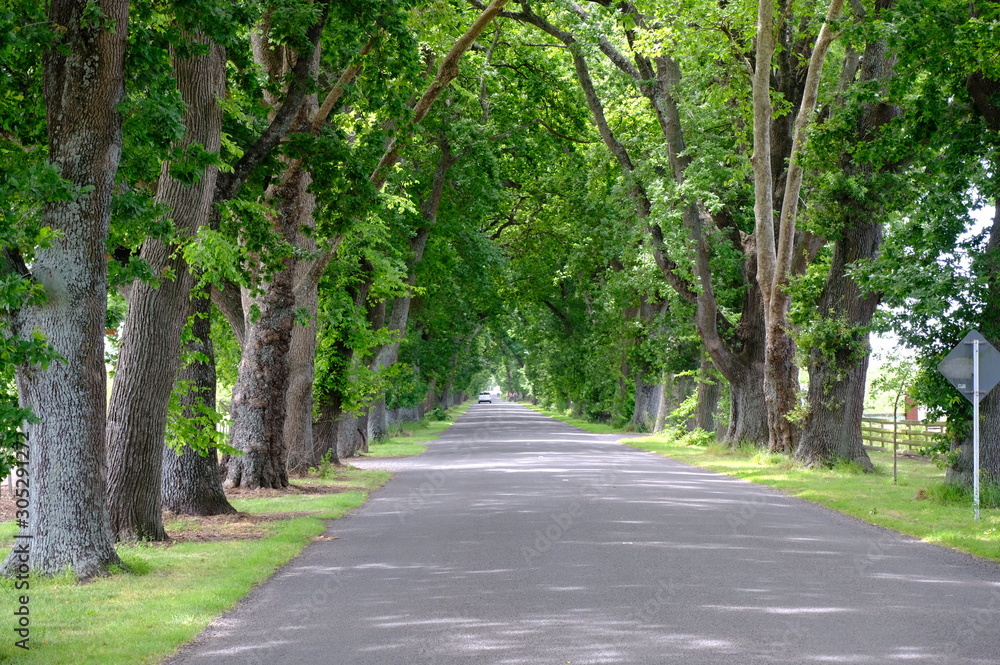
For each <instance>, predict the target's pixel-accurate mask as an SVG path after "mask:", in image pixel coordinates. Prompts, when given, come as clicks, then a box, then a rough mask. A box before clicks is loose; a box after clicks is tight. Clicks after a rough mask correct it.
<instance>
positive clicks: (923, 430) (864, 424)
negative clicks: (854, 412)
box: [861, 416, 945, 450]
mask: <svg viewBox="0 0 1000 665" xmlns="http://www.w3.org/2000/svg"><path fill="white" fill-rule="evenodd" d="M893 425H895V427H896V442H897V443H898V444H899V446H900V447H906V448H909V449H910V450H913V449H914V448H926V447H927V446H929V445H931V443H933V441H934V437H935V436H936V435H938V434H940V433H941V432H943V431H944V426H945V424H944V423H943V422H939V423H925V422H923V421H921V420H897V421H895V423H894V422H893V420H892V418H869V417H867V416H866V417H863V418H862V419H861V438H862V439H863V440H864V442H865V443H866V444H867V445H869V446H875V447H878V448H885V447H890V446H892V431H893Z"/></svg>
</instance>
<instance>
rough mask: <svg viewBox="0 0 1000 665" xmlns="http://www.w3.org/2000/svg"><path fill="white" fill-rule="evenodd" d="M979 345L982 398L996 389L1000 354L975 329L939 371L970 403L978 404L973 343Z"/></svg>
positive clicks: (999, 375) (952, 352) (998, 378)
mask: <svg viewBox="0 0 1000 665" xmlns="http://www.w3.org/2000/svg"><path fill="white" fill-rule="evenodd" d="M977 341H978V342H979V399H980V400H981V399H983V397H985V396H986V393H988V392H990V391H991V390H993V388H994V387H996V385H997V384H998V383H1000V351H997V350H996V348H994V347H993V345H992V344H990V343H989V342H987V341H986V338H985V337H983V336H982V335H980V334H979V332H978V331H975V330H973V331H972V332H970V333H969V334H968V335H966V336H965V339H963V340H962V341H961V342H959V343H958V346H956V347H955V348H954V349H952V350H951V353H949V354H948V355H946V356H945V357H944V360H942V361H941V362H940V363H938V367H937V368H938V371H939V372H941V373H942V374H944V377H945V378H946V379H948V381H950V382H951V385H953V386H955V387H956V388H958V391H959V392H960V393H962V394H963V395H964V396H965V398H966V399H967V400H969V401H970V402H972V403H973V404H975V403H976V401H978V400H975V395H974V392H975V391H974V390H973V385H972V379H973V376H972V374H973V372H972V360H973V358H972V355H973V346H974V344H973V342H977Z"/></svg>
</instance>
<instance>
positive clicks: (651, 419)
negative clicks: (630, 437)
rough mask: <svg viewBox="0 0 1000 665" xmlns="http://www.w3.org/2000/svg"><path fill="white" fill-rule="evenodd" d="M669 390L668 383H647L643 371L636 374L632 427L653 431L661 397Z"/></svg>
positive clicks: (642, 430) (640, 430)
mask: <svg viewBox="0 0 1000 665" xmlns="http://www.w3.org/2000/svg"><path fill="white" fill-rule="evenodd" d="M667 390H668V386H667V385H666V384H662V385H657V384H655V383H646V381H645V377H644V376H643V374H642V372H636V375H635V403H634V405H633V408H632V423H631V424H632V427H633V428H634V429H635V431H637V432H652V431H654V430H655V428H656V416H657V412H658V411H659V406H660V397H661V396H662V395H663V394H665V393H666V392H667Z"/></svg>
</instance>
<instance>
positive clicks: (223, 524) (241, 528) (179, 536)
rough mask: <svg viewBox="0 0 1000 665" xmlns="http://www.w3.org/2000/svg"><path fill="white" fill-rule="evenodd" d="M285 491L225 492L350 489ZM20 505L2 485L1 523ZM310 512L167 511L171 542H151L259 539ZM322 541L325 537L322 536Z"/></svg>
mask: <svg viewBox="0 0 1000 665" xmlns="http://www.w3.org/2000/svg"><path fill="white" fill-rule="evenodd" d="M297 480H298V482H293V483H292V484H291V485H289V487H287V488H285V489H283V490H275V489H264V488H259V489H253V490H247V489H242V488H233V489H228V490H226V497H227V498H229V499H231V500H232V499H261V498H274V497H279V496H285V495H288V494H339V493H340V492H346V491H348V490H350V489H351V488H349V487H344V486H342V485H339V484H319V483H311V482H308V481H305V482H303V479H297ZM16 514H17V506H16V505H15V504H14V497H13V496H11V494H10V492H9V491H8V490H7V484H6V482H4V483H3V484H2V485H0V522H6V521H8V520H12V519H14V518H15V517H16ZM311 514H312V513H308V512H287V513H259V514H258V513H236V514H234V515H212V516H208V517H200V516H195V515H181V514H178V513H173V512H170V511H167V510H164V511H163V524H164V526H165V527H166V529H167V535H168V536H169V537H170V538H171V540H170V541H166V542H160V543H151V544H152V545H153V546H157V547H169V546H170V545H172V544H174V543H187V542H203V543H207V542H217V541H224V540H257V539H259V538H265V537H267V536H268V535H270V533H271V531H270V529H268V528H267V525H268V524H269V523H271V522H274V521H277V520H286V519H291V518H294V517H308V516H309V515H311ZM319 538H323V536H320V537H319Z"/></svg>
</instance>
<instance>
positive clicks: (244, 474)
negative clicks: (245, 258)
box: [224, 172, 301, 489]
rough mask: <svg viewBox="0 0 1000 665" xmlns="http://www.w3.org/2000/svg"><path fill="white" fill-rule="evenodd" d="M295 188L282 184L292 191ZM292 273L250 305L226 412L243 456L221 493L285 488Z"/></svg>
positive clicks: (228, 465) (231, 463)
mask: <svg viewBox="0 0 1000 665" xmlns="http://www.w3.org/2000/svg"><path fill="white" fill-rule="evenodd" d="M300 173H301V172H300ZM297 184H298V183H297V182H294V181H293V182H291V183H288V182H286V183H283V185H285V186H288V187H290V188H291V189H292V190H293V191H294V190H295V189H296V188H297ZM285 201H287V199H285V200H283V201H282V202H285ZM285 212H287V211H285V210H280V206H279V211H278V212H277V213H276V216H277V217H278V220H282V221H278V222H276V223H277V224H278V225H279V227H280V228H281V231H282V235H283V236H284V237H285V238H286V239H291V238H294V237H295V234H294V233H293V232H292V233H290V232H289V231H290V230H289V228H288V225H287V224H286V223H283V220H284V219H287V217H286V215H285V214H283V213H285ZM293 272H294V271H293V259H292V258H291V257H288V258H286V259H284V260H283V261H282V266H281V268H280V269H279V270H277V272H275V274H273V275H272V276H271V278H270V281H268V282H266V283H265V284H263V285H262V287H261V289H262V291H263V293H262V294H261V295H259V296H257V297H256V298H254V299H253V300H252V302H253V306H254V307H255V308H256V310H257V311H258V313H259V314H258V318H257V320H256V321H254V322H252V323H251V322H249V321H248V325H247V338H246V343H245V344H244V346H243V355H242V358H241V360H240V365H239V369H238V372H237V379H236V385H235V386H234V387H233V400H232V407H231V408H232V421H233V425H232V440H231V443H230V445H231V446H232V447H233V448H235V449H237V450H239V451H241V452H242V453H243V454H242V455H227V456H226V458H225V459H224V463H225V470H226V480H225V483H224V486H225V487H246V488H249V489H254V488H258V487H268V488H274V489H281V488H284V487H288V472H287V469H286V457H287V450H286V448H285V438H284V427H285V392H286V391H287V389H288V383H289V365H288V353H289V349H290V347H291V337H292V326H293V325H294V324H295V295H294V292H293V284H292V276H293Z"/></svg>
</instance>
